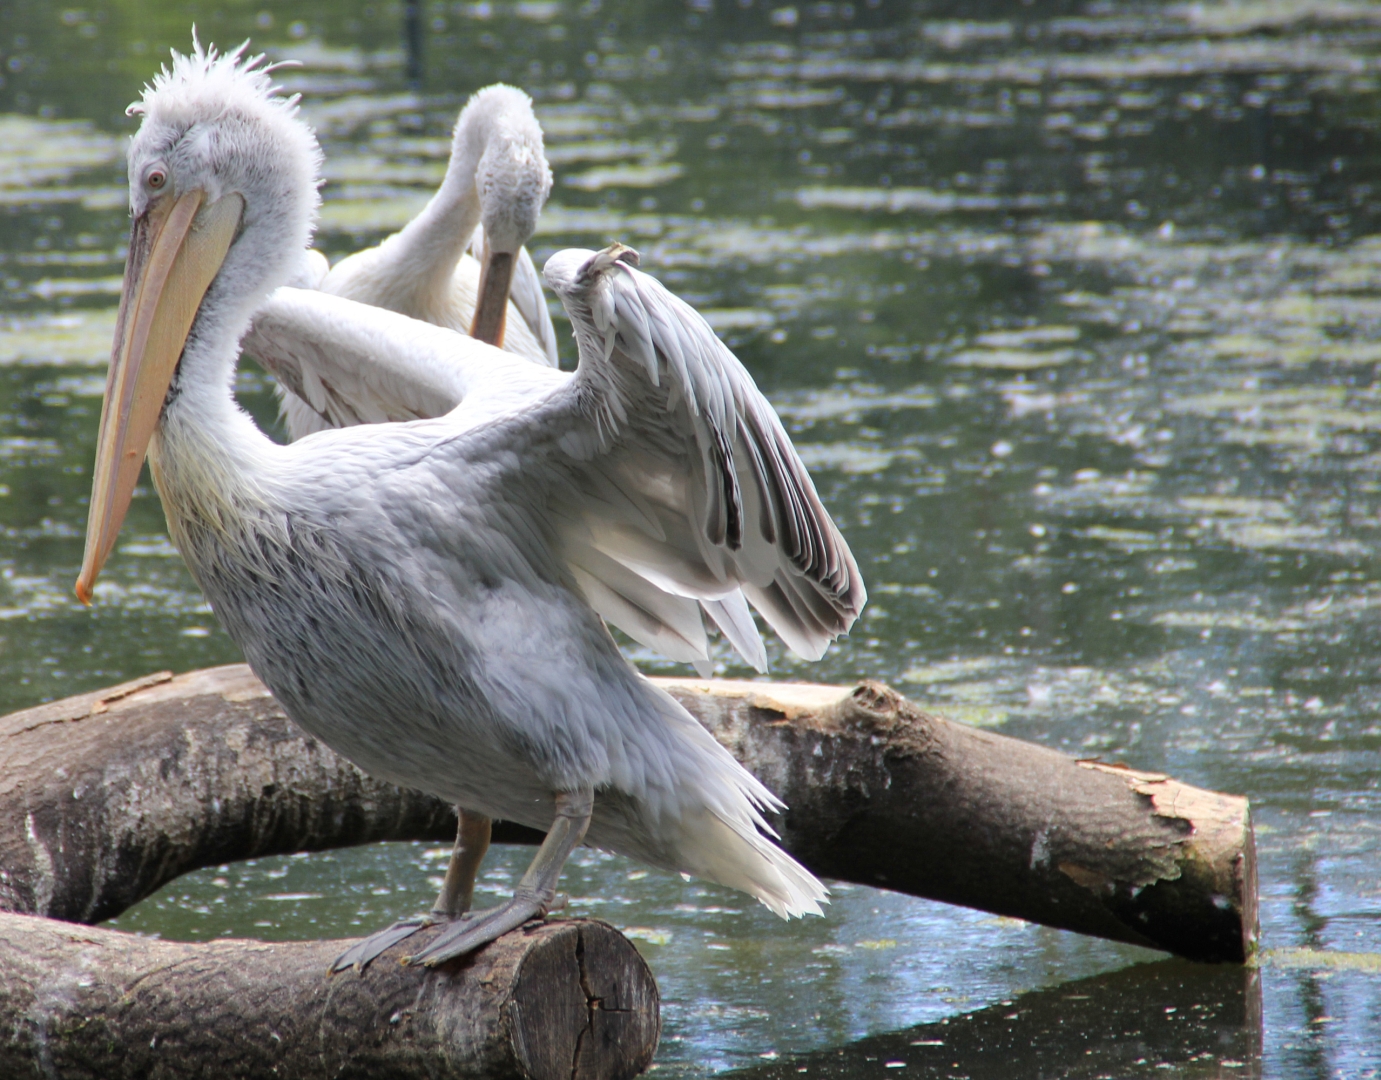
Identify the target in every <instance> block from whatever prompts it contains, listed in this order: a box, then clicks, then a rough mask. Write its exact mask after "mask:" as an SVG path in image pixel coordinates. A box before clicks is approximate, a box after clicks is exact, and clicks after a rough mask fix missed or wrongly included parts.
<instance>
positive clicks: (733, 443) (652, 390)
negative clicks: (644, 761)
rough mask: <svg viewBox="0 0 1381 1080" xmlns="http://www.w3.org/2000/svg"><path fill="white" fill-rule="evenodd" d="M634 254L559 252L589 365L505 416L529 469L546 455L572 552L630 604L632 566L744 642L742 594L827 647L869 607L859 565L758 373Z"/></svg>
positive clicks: (748, 627)
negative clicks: (523, 438)
mask: <svg viewBox="0 0 1381 1080" xmlns="http://www.w3.org/2000/svg"><path fill="white" fill-rule="evenodd" d="M628 257H629V249H626V248H621V247H619V246H617V245H616V246H615V247H614V248H610V249H608V250H606V251H603V252H600V253H598V254H595V253H592V252H581V251H564V252H559V253H558V254H556V255H554V256H552V258H551V260H550V261H548V263H547V266H546V271H545V273H546V277H547V281H548V283H549V284H550V285H551V286H552V288H553V289H554V290H555V291H556V292H557V294H558V295H559V296H560V297H561V299H562V302H563V303H564V304H565V305H566V310H567V312H568V313H569V314H570V316H571V321H572V323H573V324H574V325H575V327H576V336H577V340H578V341H579V344H580V366H579V369H578V370H577V372H576V376H575V378H574V379H573V380H572V381H571V383H570V384H569V386H568V387H566V388H564V389H563V391H562V392H561V393H560V394H559V395H557V396H556V397H554V398H553V399H551V401H550V402H549V403H548V405H547V406H546V407H544V408H537V409H532V410H528V411H526V412H524V413H523V414H521V415H519V416H515V417H513V418H511V421H506V423H509V422H511V423H513V424H515V425H522V424H526V425H528V428H529V430H528V438H529V439H531V440H532V442H531V445H530V448H529V449H528V450H527V451H526V452H524V451H520V452H519V456H521V457H522V458H523V460H524V469H525V470H531V471H532V472H534V473H535V472H536V465H535V461H536V460H537V459H538V457H540V456H546V457H547V458H548V460H549V461H550V463H551V465H552V466H553V467H555V468H556V469H557V470H558V471H559V472H560V473H561V474H562V482H560V483H556V484H553V485H552V486H551V489H550V495H549V498H550V500H551V509H552V512H553V521H554V522H557V523H558V524H557V531H558V534H559V538H560V543H561V544H562V545H563V547H564V553H565V556H566V559H567V560H568V562H569V563H570V564H571V565H573V566H575V567H577V568H579V569H580V571H582V572H583V573H585V574H587V575H589V576H590V577H592V578H594V579H596V580H597V581H598V582H600V583H601V584H603V585H604V586H606V587H608V588H609V589H610V590H611V591H613V592H615V593H617V594H618V595H619V596H621V597H622V598H624V599H625V600H626V601H627V602H628V603H629V604H630V605H632V606H635V607H636V606H638V605H639V603H640V602H641V600H640V597H639V596H638V595H635V590H633V589H630V588H629V584H628V582H629V580H630V578H631V580H632V581H634V582H638V583H646V585H650V586H654V587H655V589H656V590H657V592H658V595H666V596H670V597H685V598H687V599H690V600H699V601H704V602H706V610H707V611H708V612H709V613H710V614H711V616H712V617H713V618H714V619H715V621H716V622H717V623H719V625H720V627H721V628H722V629H723V630H724V632H725V634H726V635H727V636H728V637H729V638H730V640H731V641H733V642H734V644H735V645H736V646H738V647H739V649H740V651H743V652H744V654H745V656H747V655H749V653H751V652H752V651H753V641H754V640H755V639H756V637H757V635H756V630H754V629H753V623H752V620H751V618H749V617H748V613H747V610H746V608H745V607H744V606H743V603H742V600H743V596H746V597H747V598H748V600H750V601H751V602H752V603H753V606H754V607H756V608H757V609H758V611H759V612H761V613H762V615H763V617H764V618H765V619H766V620H767V622H768V623H769V624H771V626H772V628H773V629H774V630H776V631H777V633H778V634H779V635H780V636H781V638H782V639H783V640H784V641H785V642H786V643H787V645H789V646H790V647H791V648H792V650H794V651H795V652H797V653H798V654H800V655H801V656H803V657H806V658H808V659H818V658H819V657H820V656H822V655H823V654H824V651H825V649H826V647H827V646H828V644H829V642H830V641H832V640H833V639H834V638H835V637H837V636H839V635H840V634H843V633H845V632H847V631H848V629H849V627H850V626H851V625H852V624H853V622H854V620H855V619H856V618H857V617H858V614H859V612H860V611H861V610H862V607H863V604H864V602H865V600H866V592H865V590H864V586H863V579H862V577H861V575H860V574H859V570H858V565H857V563H856V562H855V561H854V558H853V555H852V554H851V553H850V551H849V547H848V545H847V544H846V543H845V542H844V538H843V537H842V536H841V535H840V534H839V530H838V529H837V528H836V527H835V524H834V522H833V521H832V520H831V518H830V515H829V513H828V511H826V509H825V507H824V505H823V504H822V503H821V501H820V498H819V496H818V495H817V493H816V491H815V485H814V484H813V483H812V482H811V479H810V476H809V474H808V473H807V472H806V469H805V466H804V464H803V463H802V462H801V459H800V458H799V457H798V456H797V454H796V451H795V449H794V448H793V447H792V445H791V440H790V439H789V438H788V436H787V434H786V431H785V430H784V429H783V427H782V424H781V421H780V420H779V419H778V418H777V414H776V413H775V412H774V411H773V409H772V406H771V405H770V404H768V402H767V400H766V399H765V398H764V397H763V396H762V394H760V393H759V392H758V389H757V387H756V386H755V385H754V384H753V380H752V377H751V376H750V375H749V374H748V372H747V371H746V370H745V369H744V367H743V365H742V364H740V363H739V361H738V359H737V358H736V357H735V356H734V355H733V353H731V352H730V351H729V350H728V349H727V348H726V347H725V346H724V345H723V343H722V342H720V340H719V339H718V338H717V337H716V336H715V334H714V331H713V330H711V329H710V327H709V325H708V324H707V323H706V322H705V320H704V319H702V318H701V317H700V316H699V315H698V314H697V313H696V312H695V311H694V309H692V308H691V307H690V306H689V305H688V304H686V303H685V302H683V301H682V300H680V299H678V298H677V297H676V296H674V295H672V294H671V293H670V292H668V291H667V290H666V289H665V288H664V287H663V286H662V285H661V284H660V283H659V282H658V281H656V280H655V279H654V278H652V277H649V276H648V275H646V274H643V273H641V272H640V271H638V270H636V269H635V268H634V267H633V266H631V265H629V264H628V262H627V261H625V260H626V259H628ZM562 408H564V409H565V410H566V411H565V415H564V416H562V417H560V418H559V419H558V417H557V416H556V415H555V410H559V409H562ZM542 440H545V441H546V442H547V443H548V446H549V449H548V451H547V453H546V454H545V455H542V454H539V453H538V445H537V444H538V443H539V442H540V441H542ZM611 566H612V567H618V568H619V573H614V572H611V571H610V570H609V569H608V568H609V567H611ZM740 590H741V593H740ZM588 591H589V589H588V587H587V593H588ZM690 610H691V609H690V608H687V611H688V612H689V611H690ZM758 647H760V645H759V646H758Z"/></svg>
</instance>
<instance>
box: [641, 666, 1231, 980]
mask: <svg viewBox="0 0 1381 1080" xmlns="http://www.w3.org/2000/svg"><path fill="white" fill-rule="evenodd" d="M663 685H666V686H667V688H668V689H669V690H671V691H672V693H674V694H675V695H676V696H677V698H678V699H679V700H680V701H681V702H682V703H683V704H685V705H686V706H687V707H688V708H689V709H690V710H691V711H692V712H693V713H695V715H696V716H697V717H699V718H700V720H701V722H702V723H704V724H706V725H707V726H708V727H709V728H710V730H711V731H713V732H714V733H715V736H716V737H717V738H718V739H719V741H720V742H722V743H723V744H724V745H725V746H727V747H728V748H729V750H730V751H731V752H732V753H733V754H734V756H735V757H736V758H738V759H739V761H741V762H743V764H744V765H746V766H747V767H748V769H749V770H750V771H751V772H752V773H753V774H754V775H756V776H757V777H758V778H759V779H760V780H762V781H763V783H765V784H766V785H767V786H768V787H769V788H771V789H772V790H773V791H775V792H776V793H777V794H778V795H779V796H781V798H782V800H783V801H784V802H785V803H786V804H787V807H788V810H787V811H786V813H785V814H784V815H782V817H781V819H780V820H779V821H778V822H776V825H777V828H778V830H779V831H780V832H781V834H782V840H783V843H784V846H785V847H786V848H787V849H788V850H789V851H790V852H791V853H792V854H793V855H795V856H796V857H797V858H798V859H800V860H801V862H803V863H804V864H805V865H806V866H808V867H810V868H811V869H812V870H813V871H815V872H816V873H817V874H819V875H821V876H823V877H833V878H840V879H842V880H845V881H854V882H859V883H861V884H865V885H875V886H878V887H880V888H884V889H893V890H896V891H899V892H905V893H911V894H912V895H915V896H925V897H929V898H930V899H933V900H942V901H945V902H946V903H951V904H962V905H964V906H965V907H974V908H981V909H983V910H985V911H991V912H995V913H996V914H999V915H1010V916H1013V917H1015V918H1019V919H1025V920H1027V921H1028V922H1038V923H1043V924H1045V925H1046V926H1056V927H1060V928H1061V929H1065V930H1075V931H1078V932H1079V933H1082V934H1092V935H1095V936H1097V937H1105V938H1111V939H1113V940H1115V941H1126V942H1130V943H1132V944H1136V945H1145V946H1147V947H1149V948H1153V949H1164V950H1165V951H1167V952H1172V953H1176V954H1178V955H1180V956H1184V957H1187V958H1189V959H1191V960H1208V961H1234V962H1238V963H1241V962H1243V961H1245V960H1246V959H1247V958H1248V957H1249V956H1251V955H1252V954H1253V953H1254V951H1255V948H1256V932H1257V900H1256V842H1255V839H1254V835H1253V832H1252V825H1251V816H1250V808H1249V806H1248V803H1247V800H1246V799H1245V798H1241V797H1238V796H1232V795H1221V794H1219V793H1217V792H1212V791H1205V790H1203V789H1202V788H1195V787H1190V786H1189V785H1188V784H1182V783H1180V782H1179V781H1177V780H1172V779H1171V778H1170V777H1168V776H1164V775H1161V774H1159V773H1148V772H1139V771H1137V770H1134V769H1128V768H1125V767H1122V766H1117V765H1107V764H1104V763H1102V762H1096V761H1079V760H1076V759H1074V758H1071V757H1069V756H1068V755H1066V754H1061V753H1057V752H1056V751H1054V750H1048V749H1046V748H1045V747H1042V746H1036V745H1034V744H1032V743H1028V742H1023V741H1021V740H1019V739H1012V738H1009V737H1007V736H1005V735H998V734H995V733H994V732H991V731H984V730H982V729H979V728H972V727H967V726H965V725H962V724H955V723H951V722H949V721H947V720H942V719H940V718H939V717H935V716H930V715H928V714H926V713H925V712H923V711H922V710H920V709H919V708H917V706H916V705H914V704H913V703H912V702H910V701H907V700H906V698H904V697H902V696H901V695H900V694H898V693H897V692H896V691H894V690H892V689H890V688H889V687H886V686H883V685H882V684H880V683H864V684H863V685H861V686H859V687H856V688H854V689H853V690H847V689H843V688H840V687H826V686H809V685H794V686H793V685H771V684H760V683H750V682H738V683H734V682H727V681H722V680H721V681H701V680H690V679H688V680H676V681H674V682H671V683H670V684H668V683H667V682H664V683H663Z"/></svg>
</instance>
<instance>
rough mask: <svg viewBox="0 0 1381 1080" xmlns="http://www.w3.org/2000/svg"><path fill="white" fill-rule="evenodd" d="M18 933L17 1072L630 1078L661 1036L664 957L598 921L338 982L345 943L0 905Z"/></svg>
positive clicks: (11, 956) (4, 921)
mask: <svg viewBox="0 0 1381 1080" xmlns="http://www.w3.org/2000/svg"><path fill="white" fill-rule="evenodd" d="M436 932H437V931H424V933H428V934H432V933H436ZM0 943H3V946H4V947H3V948H0V988H3V992H0V1031H5V1032H7V1033H9V1035H8V1037H7V1038H5V1039H3V1040H0V1076H4V1077H6V1078H7V1080H8V1078H13V1080H21V1078H28V1077H33V1078H34V1080H50V1078H53V1077H62V1078H63V1080H123V1078H129V1080H135V1078H139V1080H144V1078H152V1077H156V1078H158V1080H181V1078H183V1077H187V1078H191V1077H216V1078H218V1080H219V1078H227V1080H230V1078H235V1080H248V1078H251V1077H253V1078H257V1077H271V1076H279V1077H295V1078H300V1080H315V1078H318V1077H319V1078H321V1080H327V1078H330V1080H345V1078H350V1077H354V1078H361V1080H363V1078H366V1077H379V1076H388V1077H390V1078H391V1080H407V1078H409V1077H419V1078H422V1077H425V1078H427V1080H441V1078H443V1077H444V1078H451V1077H454V1078H460V1077H465V1078H471V1080H478V1078H481V1077H482V1078H486V1080H488V1078H499V1077H504V1078H507V1077H515V1078H516V1077H522V1078H531V1080H558V1078H559V1080H573V1078H586V1080H592V1078H596V1077H599V1078H611V1080H613V1078H620V1080H622V1078H625V1077H632V1076H636V1075H637V1074H638V1073H640V1072H641V1071H643V1070H644V1069H646V1068H647V1066H648V1064H649V1063H650V1062H651V1060H652V1054H653V1051H654V1050H655V1049H656V1046H657V1036H658V1033H659V1020H658V997H657V987H656V984H655V983H654V982H653V979H652V975H651V973H650V972H649V971H648V969H647V965H646V964H645V963H643V961H642V958H641V957H640V956H639V955H638V953H637V950H636V949H634V948H633V946H632V945H631V944H630V943H629V942H628V941H627V939H625V938H624V937H622V936H621V935H620V934H619V933H618V932H617V931H615V930H614V929H613V928H612V927H610V926H608V925H606V924H604V923H600V922H596V921H594V920H588V919H580V920H571V921H561V922H548V923H540V924H529V926H528V927H525V928H524V929H522V930H519V931H516V932H514V933H511V934H507V935H505V936H504V937H503V938H501V939H500V940H498V941H496V942H494V943H493V944H491V945H489V946H487V947H486V948H484V949H482V950H481V951H480V952H478V953H476V954H475V955H474V956H471V957H467V958H466V959H465V960H463V961H457V962H454V963H451V964H449V965H445V966H443V967H442V968H440V969H438V970H435V971H429V970H425V969H421V970H419V969H418V968H408V967H404V966H402V965H400V964H398V963H396V962H390V960H391V958H392V955H393V954H386V955H385V956H384V957H382V958H380V959H379V960H377V961H375V963H374V964H373V965H371V966H370V968H369V969H368V971H367V972H366V973H365V975H364V976H363V977H361V976H359V975H357V974H355V973H353V972H348V973H345V974H343V975H335V976H329V975H327V973H326V969H327V965H328V964H329V963H330V961H331V960H332V959H333V958H334V957H335V956H337V955H339V953H340V952H342V951H343V950H344V949H345V948H346V947H347V945H348V944H349V943H348V942H343V941H312V942H289V943H278V944H265V943H262V942H257V941H216V942H210V943H207V944H195V945H186V944H176V943H172V942H164V941H154V940H151V939H148V938H141V937H136V936H135V935H133V934H122V933H117V932H115V931H111V930H99V929H91V928H86V927H77V926H73V925H72V924H70V923H61V922H56V921H53V920H49V919H38V918H33V917H30V916H23V915H0ZM413 944H414V945H415V944H416V941H414V942H413ZM403 951H406V950H405V949H404V948H402V947H395V949H394V953H395V954H396V953H399V952H403Z"/></svg>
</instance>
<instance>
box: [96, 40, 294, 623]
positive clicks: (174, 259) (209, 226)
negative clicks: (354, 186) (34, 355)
mask: <svg viewBox="0 0 1381 1080" xmlns="http://www.w3.org/2000/svg"><path fill="white" fill-rule="evenodd" d="M244 49H245V46H243V45H242V46H240V48H238V49H236V50H234V51H233V52H231V53H228V54H226V55H224V56H221V55H218V54H217V52H216V50H215V49H214V48H207V49H203V48H202V47H201V46H200V45H199V44H197V42H196V40H195V38H194V39H193V51H192V52H191V53H190V54H189V55H186V56H181V55H179V54H177V53H174V54H173V60H172V64H171V65H170V66H168V67H165V68H164V69H163V70H162V71H161V72H160V73H159V74H158V76H157V77H156V78H155V79H154V81H153V83H152V84H151V85H149V86H146V87H145V88H144V94H143V97H142V99H141V100H140V101H138V102H136V103H135V104H133V105H131V106H130V108H129V112H130V113H131V114H142V116H143V118H144V119H143V122H142V124H141V125H140V127H139V131H138V133H137V134H136V135H135V136H134V139H133V140H132V141H131V143H130V147H129V154H128V158H129V187H130V215H131V217H132V218H133V219H134V220H133V223H132V225H131V228H130V239H129V256H128V258H127V261H126V263H125V278H124V285H123V289H122V294H121V298H120V313H119V318H118V320H117V322H116V328H115V342H114V346H113V348H112V352H111V360H110V372H109V375H108V377H107V380H106V394H105V403H104V405H103V407H102V410H101V429H100V435H99V438H98V442H97V448H96V464H95V468H94V470H93V478H92V490H91V507H90V511H89V516H88V519H87V531H86V554H85V557H84V559H83V562H82V569H81V575H80V576H79V577H78V579H77V596H78V598H79V599H81V600H82V602H83V603H88V602H90V599H91V592H92V588H93V586H94V585H95V581H96V576H97V574H99V573H100V570H101V567H102V566H103V565H104V564H105V561H106V558H107V557H108V556H109V554H110V551H111V549H112V548H113V547H114V546H115V539H116V537H117V536H118V535H119V532H120V525H121V523H122V522H123V521H124V517H125V512H126V511H127V510H128V509H129V503H130V498H131V496H132V495H133V492H134V485H135V483H136V482H137V480H138V479H139V470H140V468H141V467H142V465H143V462H144V455H145V453H146V452H147V450H148V446H149V442H150V440H151V439H152V438H153V432H154V428H155V427H156V425H157V423H158V419H159V416H160V415H161V413H162V411H163V408H164V405H165V403H166V402H168V401H171V400H172V399H173V398H174V397H176V396H177V394H178V393H179V391H180V389H181V388H182V383H183V382H184V377H185V375H186V374H187V373H186V372H185V371H184V370H183V369H184V368H186V367H187V366H188V365H190V364H194V363H196V362H197V361H198V360H201V359H202V358H203V357H205V359H206V361H207V362H209V361H210V359H211V357H212V354H215V355H217V356H220V354H224V353H225V352H226V350H227V348H229V350H230V352H229V358H230V359H231V360H232V361H233V358H234V351H235V348H236V344H237V342H238V340H239V337H240V335H241V334H243V332H244V330H245V328H246V327H247V326H248V324H249V320H250V317H251V316H252V315H253V313H254V310H255V309H256V308H257V307H258V306H259V304H260V303H262V301H263V299H264V297H266V296H267V295H268V293H269V292H270V291H271V290H272V289H274V288H276V287H277V286H278V285H279V284H281V283H282V282H283V281H284V280H286V279H287V277H288V275H289V274H290V273H291V272H292V271H293V270H294V269H295V268H296V266H297V264H298V262H299V261H300V260H301V257H302V251H303V250H304V249H305V248H306V246H307V244H308V242H309V241H310V239H311V233H312V226H313V223H314V219H315V216H316V209H317V206H318V203H319V196H318V194H317V177H318V175H319V173H320V167H321V151H320V150H319V149H318V147H317V144H316V139H315V137H314V136H313V135H312V132H311V130H310V129H309V128H308V127H307V126H306V125H305V124H304V123H302V121H301V120H300V119H298V117H297V100H296V98H291V99H284V98H281V97H278V96H276V94H275V89H274V87H273V84H272V81H271V79H270V77H269V69H268V68H266V67H264V66H263V65H262V58H261V57H252V58H245V56H244ZM221 359H224V357H223V356H221ZM224 376H225V378H227V379H228V378H229V376H230V371H229V368H228V367H227V370H226V371H225V372H224Z"/></svg>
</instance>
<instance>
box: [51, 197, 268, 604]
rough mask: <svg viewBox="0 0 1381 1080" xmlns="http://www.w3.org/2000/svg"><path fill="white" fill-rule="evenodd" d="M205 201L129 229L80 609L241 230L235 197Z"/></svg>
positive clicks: (165, 208) (171, 203)
mask: <svg viewBox="0 0 1381 1080" xmlns="http://www.w3.org/2000/svg"><path fill="white" fill-rule="evenodd" d="M205 200H206V193H205V192H203V191H189V192H187V193H186V194H184V195H179V196H177V197H176V198H172V197H171V196H165V197H164V198H162V199H160V200H159V201H158V202H157V203H155V204H154V205H153V206H151V207H150V208H149V209H148V210H147V211H145V212H144V213H143V214H141V215H140V216H139V217H137V218H135V220H134V224H133V226H131V228H130V234H129V256H128V258H127V260H126V262H125V281H124V286H123V289H122V292H121V296H120V314H119V317H118V319H117V320H116V323H115V344H114V346H113V347H112V349H111V355H110V372H109V374H108V375H107V376H106V387H105V403H104V404H103V405H102V407H101V432H100V435H99V437H98V438H97V442H96V464H95V466H94V468H93V469H92V478H91V507H90V510H89V512H88V515H87V522H86V554H85V556H84V558H83V559H82V568H81V574H80V575H79V576H78V577H77V599H78V600H80V601H81V602H82V603H83V604H89V603H91V591H92V588H93V586H95V584H96V576H97V575H98V574H99V573H100V572H101V567H103V566H104V565H105V561H106V559H107V557H109V555H110V551H111V549H112V548H113V547H114V546H115V538H116V537H117V536H118V535H119V534H120V526H121V524H122V523H123V522H124V520H125V512H126V511H127V510H129V504H130V499H131V498H132V497H133V496H134V485H135V484H136V483H137V482H138V480H139V470H140V469H141V468H142V467H143V464H144V454H145V453H146V452H147V450H148V448H149V442H150V440H151V439H152V438H153V431H154V426H155V425H156V424H157V423H158V417H159V414H160V413H161V412H162V410H163V402H164V399H165V398H166V397H167V396H168V386H169V384H170V383H171V382H172V381H173V373H174V372H175V371H176V370H177V364H178V360H179V359H181V357H182V349H183V346H184V345H185V344H186V343H187V335H188V334H189V333H190V332H191V329H192V321H193V320H194V319H195V318H196V315H197V309H198V308H199V307H200V306H201V301H202V298H203V297H204V296H205V295H206V290H207V289H208V288H210V286H211V282H212V281H213V280H214V279H215V277H216V274H217V273H219V272H220V268H221V263H223V262H224V261H225V253H226V252H227V251H228V250H230V244H231V242H232V241H233V240H234V239H235V233H236V230H237V229H238V228H239V226H240V216H241V214H242V213H243V211H244V200H243V199H241V198H240V196H238V195H226V196H224V197H222V198H220V199H218V200H217V201H216V202H214V203H212V204H210V205H209V206H203V203H204V202H205Z"/></svg>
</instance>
